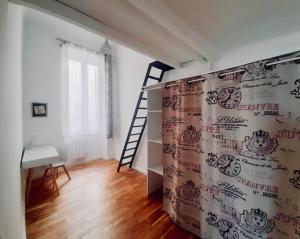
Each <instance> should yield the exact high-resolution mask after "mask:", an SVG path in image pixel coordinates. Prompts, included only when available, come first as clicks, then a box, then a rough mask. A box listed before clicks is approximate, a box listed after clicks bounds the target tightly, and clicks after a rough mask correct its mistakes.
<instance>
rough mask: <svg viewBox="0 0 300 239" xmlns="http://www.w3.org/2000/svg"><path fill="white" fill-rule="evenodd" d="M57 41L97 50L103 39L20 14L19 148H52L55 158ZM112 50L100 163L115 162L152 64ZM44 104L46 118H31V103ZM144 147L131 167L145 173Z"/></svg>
mask: <svg viewBox="0 0 300 239" xmlns="http://www.w3.org/2000/svg"><path fill="white" fill-rule="evenodd" d="M57 37H60V38H63V39H67V40H70V41H73V42H76V43H79V44H81V45H84V46H87V47H90V48H93V49H99V48H100V46H101V45H102V43H103V40H104V39H103V38H102V37H100V36H98V35H96V34H94V33H91V32H88V31H86V30H84V29H82V28H80V27H77V26H75V25H72V24H70V23H67V22H65V21H62V20H60V19H56V18H54V17H51V16H49V15H46V14H44V13H41V12H38V11H36V10H32V9H26V11H25V19H24V43H23V47H24V49H23V61H24V64H23V75H24V84H23V93H24V95H23V115H24V144H25V146H27V145H42V144H53V145H55V146H56V147H57V148H58V150H59V152H60V154H61V155H63V156H64V155H65V154H66V151H67V146H66V145H65V144H64V142H63V137H62V123H61V105H60V104H61V100H60V93H59V91H60V79H61V78H60V77H61V75H60V74H61V73H60V72H61V69H60V54H61V49H60V47H59V45H58V43H57V42H56V40H55V39H56V38H57ZM112 46H113V58H112V59H113V114H114V121H113V122H114V138H113V139H111V140H109V141H108V154H107V155H103V157H104V158H115V159H117V160H119V158H120V155H121V152H122V148H123V144H124V141H125V139H126V136H127V132H128V129H129V125H130V122H131V119H132V116H133V112H134V109H135V105H136V102H137V99H138V95H139V92H140V90H141V87H142V84H143V80H144V77H145V74H146V70H147V67H148V64H149V63H150V62H152V61H153V60H152V59H150V58H149V57H146V56H144V55H142V54H139V53H137V52H135V51H133V50H130V49H128V48H126V47H123V46H120V45H118V44H114V43H112ZM32 102H46V103H48V117H46V118H32V117H31V108H30V107H31V103H32ZM146 151H147V148H146V145H145V143H144V142H142V143H141V145H140V147H139V151H138V153H137V157H136V161H135V165H134V166H135V167H136V168H137V169H139V170H140V171H143V172H146V155H147V154H146Z"/></svg>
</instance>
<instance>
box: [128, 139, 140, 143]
mask: <svg viewBox="0 0 300 239" xmlns="http://www.w3.org/2000/svg"><path fill="white" fill-rule="evenodd" d="M136 142H139V141H138V140H134V141H128V142H127V143H128V144H130V143H136Z"/></svg>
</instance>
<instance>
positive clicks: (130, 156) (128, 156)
mask: <svg viewBox="0 0 300 239" xmlns="http://www.w3.org/2000/svg"><path fill="white" fill-rule="evenodd" d="M132 156H133V154H131V155H127V156H123V157H122V159H127V158H132Z"/></svg>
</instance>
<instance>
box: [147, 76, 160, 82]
mask: <svg viewBox="0 0 300 239" xmlns="http://www.w3.org/2000/svg"><path fill="white" fill-rule="evenodd" d="M148 78H150V79H153V80H158V81H160V79H159V78H157V77H155V76H148Z"/></svg>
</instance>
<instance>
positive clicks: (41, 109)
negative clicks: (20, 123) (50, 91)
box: [31, 103, 47, 117]
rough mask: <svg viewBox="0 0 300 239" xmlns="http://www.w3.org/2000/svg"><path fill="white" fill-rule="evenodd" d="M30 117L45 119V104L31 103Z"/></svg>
mask: <svg viewBox="0 0 300 239" xmlns="http://www.w3.org/2000/svg"><path fill="white" fill-rule="evenodd" d="M31 108H32V117H47V103H31Z"/></svg>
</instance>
